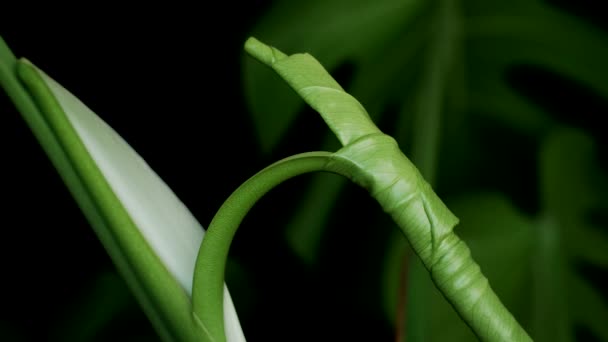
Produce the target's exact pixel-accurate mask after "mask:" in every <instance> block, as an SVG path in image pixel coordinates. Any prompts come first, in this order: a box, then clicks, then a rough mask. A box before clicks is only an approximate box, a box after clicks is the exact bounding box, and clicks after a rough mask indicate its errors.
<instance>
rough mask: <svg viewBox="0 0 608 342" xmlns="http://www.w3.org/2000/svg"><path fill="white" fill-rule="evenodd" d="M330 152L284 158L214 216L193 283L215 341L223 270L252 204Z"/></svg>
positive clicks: (196, 303) (220, 327) (220, 329)
mask: <svg viewBox="0 0 608 342" xmlns="http://www.w3.org/2000/svg"><path fill="white" fill-rule="evenodd" d="M330 156H331V153H329V152H309V153H303V154H298V155H295V156H292V157H289V158H286V159H283V160H281V161H279V162H277V163H274V164H272V165H271V166H269V167H267V168H265V169H264V170H262V171H260V172H258V173H257V174H256V175H254V176H253V177H251V178H250V179H249V180H247V181H246V182H245V183H243V184H242V185H241V186H240V187H239V188H238V189H237V190H236V191H235V192H233V193H232V195H230V197H228V199H227V200H226V201H225V202H224V204H223V205H222V206H221V208H220V209H219V211H218V212H217V213H216V215H215V216H214V217H213V220H212V221H211V224H210V225H209V229H208V230H207V234H206V235H205V238H204V239H203V243H202V245H201V249H200V251H199V254H198V257H197V260H196V267H195V273H194V283H193V293H192V302H193V312H194V315H195V317H196V318H197V319H198V320H199V322H201V323H202V324H203V325H204V327H205V329H206V330H207V331H208V332H209V334H210V336H211V337H212V341H214V342H223V341H225V340H226V335H225V332H224V314H223V308H224V305H223V294H224V287H223V284H224V271H225V267H226V260H227V258H228V251H229V249H230V244H231V242H232V239H233V237H234V235H235V233H236V231H237V229H238V227H239V225H240V224H241V221H242V220H243V218H244V217H245V215H247V213H248V212H249V210H250V209H251V208H252V207H253V205H254V204H255V203H256V202H257V201H258V200H259V199H260V198H261V197H262V196H264V194H266V193H267V192H268V191H270V190H271V189H273V188H274V187H276V186H277V185H279V184H281V183H283V182H284V181H286V180H288V179H290V178H293V177H295V176H298V175H301V174H304V173H309V172H314V171H323V170H324V169H325V165H326V164H327V161H328V159H329V157H330Z"/></svg>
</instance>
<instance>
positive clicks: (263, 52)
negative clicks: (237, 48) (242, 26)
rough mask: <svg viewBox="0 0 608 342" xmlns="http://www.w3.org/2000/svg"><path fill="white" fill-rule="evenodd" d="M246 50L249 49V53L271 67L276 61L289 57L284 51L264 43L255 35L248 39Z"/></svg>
mask: <svg viewBox="0 0 608 342" xmlns="http://www.w3.org/2000/svg"><path fill="white" fill-rule="evenodd" d="M245 51H247V53H249V54H250V55H251V56H252V57H254V58H255V59H257V60H258V61H260V62H262V63H264V64H266V65H267V66H270V67H271V66H272V65H273V64H274V63H275V62H277V61H279V60H281V59H283V58H286V57H287V55H286V54H284V53H283V52H281V51H279V50H277V49H276V48H274V47H272V46H269V45H266V44H264V43H262V42H261V41H259V40H257V39H256V38H255V37H250V38H249V39H247V41H246V42H245Z"/></svg>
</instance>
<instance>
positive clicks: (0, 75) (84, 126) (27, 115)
mask: <svg viewBox="0 0 608 342" xmlns="http://www.w3.org/2000/svg"><path fill="white" fill-rule="evenodd" d="M1 43H2V44H0V58H1V59H0V62H1V63H0V81H1V85H2V87H3V88H4V89H5V90H6V92H7V93H8V94H9V97H10V98H11V99H12V100H13V102H14V103H15V105H16V107H17V109H18V110H19V112H20V113H21V114H22V115H23V117H24V119H25V120H26V123H27V124H28V125H29V126H30V128H31V129H32V131H33V133H34V135H35V136H36V138H37V139H38V141H39V142H40V144H41V146H42V147H43V149H44V150H45V152H46V153H47V155H48V156H49V158H50V159H51V161H52V162H53V164H54V165H55V167H56V168H57V170H58V172H59V175H60V176H61V177H62V178H63V180H64V182H65V183H66V185H67V187H68V189H69V190H70V191H71V193H72V195H73V196H74V198H75V199H76V202H77V203H78V205H79V206H80V208H81V209H82V210H83V212H84V214H85V216H86V217H87V219H88V220H89V222H90V223H91V225H92V226H93V228H94V230H95V232H96V234H97V236H98V237H99V239H100V241H101V242H102V244H103V246H104V248H105V249H106V250H107V252H108V254H109V255H110V257H111V258H112V260H113V262H114V263H115V264H116V266H117V268H118V270H119V272H120V274H121V276H122V277H124V279H125V280H126V281H127V284H128V285H129V287H130V289H131V291H132V292H133V293H134V295H135V297H136V298H137V300H138V301H139V303H140V305H142V307H143V309H144V312H145V313H146V314H147V315H148V317H149V319H150V320H151V322H152V324H153V326H154V327H155V328H156V330H157V333H158V334H159V335H160V337H161V338H162V339H163V340H167V341H196V340H200V339H201V338H202V336H201V335H204V334H205V330H204V328H203V327H202V326H201V322H199V321H197V320H195V319H194V318H193V316H192V305H191V291H192V289H191V284H192V277H193V272H194V262H195V257H196V254H197V253H198V247H199V245H200V241H201V240H202V235H203V234H204V231H203V229H202V227H201V226H200V225H199V224H198V223H197V222H196V220H195V219H194V218H193V217H192V215H191V214H190V213H189V212H188V210H187V209H186V208H185V207H184V206H183V204H182V203H181V202H180V201H179V200H178V199H177V198H176V197H175V195H174V194H173V193H172V192H171V190H170V189H169V188H168V187H167V186H166V185H165V184H164V183H163V182H162V180H160V178H158V176H157V175H156V174H155V173H154V172H153V171H152V170H151V169H149V167H148V165H147V164H146V163H145V161H143V160H142V159H141V157H139V156H138V155H137V153H136V152H135V151H133V150H132V149H131V148H130V147H129V146H128V144H127V143H126V142H125V141H124V140H122V138H121V137H120V136H119V135H118V134H116V132H114V131H113V130H112V129H111V128H110V127H109V126H107V125H106V124H105V123H104V122H103V121H102V120H101V119H99V117H97V116H96V115H95V114H94V113H93V112H92V111H90V110H89V109H88V108H87V107H86V106H85V105H84V104H82V103H81V102H80V101H79V100H78V99H77V98H76V97H74V96H73V95H72V94H71V93H69V92H68V91H67V90H65V89H64V88H63V87H61V85H59V84H58V83H56V82H55V81H54V80H52V79H51V78H50V77H49V76H48V75H46V74H45V73H44V72H42V71H41V70H39V69H37V68H36V67H35V66H34V65H32V64H31V63H30V62H28V61H26V60H22V61H18V60H17V59H16V58H15V57H14V55H13V54H12V53H11V52H10V50H9V49H8V47H7V46H6V44H4V42H3V41H2V42H1ZM142 190H143V193H142ZM151 193H153V194H154V196H149V195H150V194H151ZM167 221H168V222H167ZM174 227H180V229H181V230H177V231H176V230H174V229H173V228H174ZM163 229H164V231H163ZM168 229H169V230H168ZM167 233H168V234H169V236H166V234H167ZM163 234H165V236H163ZM175 247H177V248H175ZM189 254H190V255H189ZM224 298H225V301H226V305H227V306H228V309H227V310H226V314H227V316H226V322H227V324H228V327H227V331H228V332H229V333H230V336H231V339H230V341H243V340H244V337H243V336H242V332H241V329H240V325H239V322H238V318H237V317H236V314H235V312H234V307H233V306H232V302H231V300H230V297H229V295H228V294H227V295H226V296H224Z"/></svg>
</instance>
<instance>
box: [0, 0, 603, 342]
mask: <svg viewBox="0 0 608 342" xmlns="http://www.w3.org/2000/svg"><path fill="white" fill-rule="evenodd" d="M555 3H557V4H559V5H560V6H564V7H565V8H567V9H569V10H571V11H572V12H574V13H576V14H578V15H581V16H585V17H587V18H588V19H589V20H591V21H593V22H594V23H595V24H596V25H598V26H600V27H603V28H604V29H605V28H606V27H608V25H607V24H606V21H605V19H606V15H605V14H602V13H603V12H601V11H599V9H598V8H595V9H594V8H593V6H599V5H597V4H596V3H594V2H591V1H584V2H581V1H577V2H576V4H575V2H574V1H570V2H568V1H565V0H561V1H555ZM26 6H27V5H24V6H23V7H24V8H18V9H17V8H15V9H8V8H6V9H4V8H3V9H2V10H1V12H0V35H2V37H3V38H4V39H5V41H6V42H7V44H8V45H9V46H10V47H11V48H12V50H13V51H14V52H15V53H16V54H17V55H18V56H24V57H27V58H28V59H29V60H31V61H32V62H33V63H35V64H36V65H37V66H38V67H40V68H41V69H42V70H45V72H47V73H48V74H49V75H51V76H52V77H53V78H55V79H56V80H58V81H59V82H60V83H61V84H62V85H63V86H64V87H66V88H67V89H69V90H70V91H71V92H72V93H74V94H75V95H76V96H77V97H79V98H80V99H81V100H82V101H83V102H84V103H86V104H87V105H88V106H89V107H91V108H92V109H93V110H94V111H95V112H96V113H98V114H99V115H100V116H101V117H102V118H103V119H104V120H105V121H106V122H108V123H109V124H110V126H112V127H113V128H114V129H115V130H116V131H117V132H118V133H119V134H121V135H122V136H123V137H124V138H125V139H126V140H127V141H128V142H129V143H130V144H131V145H132V146H133V147H134V148H135V150H137V151H138V152H139V154H140V155H142V157H143V158H144V159H145V160H146V161H147V162H148V163H149V164H150V165H151V167H152V168H153V169H154V170H155V171H156V172H157V173H158V174H159V175H160V176H161V177H162V178H163V179H164V180H165V181H166V182H167V183H168V185H169V186H170V187H171V188H172V189H173V190H174V192H175V193H176V194H177V195H178V197H179V198H180V199H182V201H183V202H184V203H185V204H186V206H188V208H190V210H191V211H192V212H193V214H194V215H195V216H196V217H197V218H198V219H199V221H200V222H201V223H202V224H203V225H204V226H206V225H207V224H208V222H210V220H211V218H212V217H213V214H214V213H215V211H216V210H217V209H218V208H219V206H220V205H221V203H222V202H223V201H224V200H225V199H226V198H227V197H228V195H229V194H230V193H231V192H232V191H233V190H234V189H236V187H238V185H240V184H241V183H242V182H243V181H245V180H246V179H247V178H248V177H249V176H251V175H253V174H254V173H255V172H257V171H258V170H260V169H261V168H263V167H264V166H266V165H268V164H269V163H271V162H273V161H275V160H276V159H278V158H279V157H284V156H287V155H289V154H292V153H295V152H302V151H305V150H310V149H311V148H310V147H312V146H308V145H307V143H306V142H301V144H294V145H293V146H288V147H284V148H282V149H281V150H280V151H278V152H277V153H275V154H274V155H272V156H267V155H262V154H261V153H260V152H259V148H258V146H257V142H256V139H255V138H254V135H253V131H252V129H251V118H250V116H249V113H248V111H247V108H246V106H245V104H244V101H243V93H242V87H241V62H242V59H243V58H245V54H244V52H243V49H242V46H243V43H244V41H245V39H246V38H247V37H248V32H249V30H250V28H251V27H252V26H253V24H254V23H255V20H256V19H257V18H258V16H259V15H260V14H261V13H263V12H264V11H265V9H267V8H268V7H269V6H270V1H248V2H242V3H240V4H238V5H236V4H233V3H230V2H226V3H224V4H221V3H220V2H212V4H204V5H202V8H199V5H198V4H197V5H195V4H192V5H186V4H171V5H166V4H163V5H150V4H149V3H148V4H146V8H145V9H144V8H138V9H129V8H126V6H118V7H116V6H110V5H98V6H97V7H95V6H90V7H88V8H78V7H76V8H72V10H73V11H74V12H75V13H78V14H74V15H72V14H71V13H69V12H68V10H67V9H65V10H64V9H61V8H58V7H49V8H39V7H36V6H34V5H31V6H32V7H31V8H30V7H28V8H26ZM336 77H338V78H340V77H344V78H348V74H346V75H337V76H336ZM513 77H514V78H513V79H514V82H519V83H520V84H521V87H522V89H523V90H524V91H528V92H530V93H531V94H534V95H535V96H536V97H537V98H539V99H540V101H541V102H542V101H543V100H544V101H545V102H546V103H545V105H546V106H549V107H552V110H553V113H554V114H555V115H557V116H560V117H561V118H562V120H564V121H565V122H568V123H570V124H572V125H575V126H577V127H583V128H584V129H585V130H587V131H588V132H590V133H591V134H592V135H593V136H594V137H596V139H597V141H598V142H600V143H601V146H602V150H603V151H605V147H606V139H605V136H604V134H603V132H604V131H605V127H606V126H605V125H604V124H603V118H604V117H605V115H606V113H608V104H606V103H605V100H603V99H601V98H599V97H597V96H594V95H593V94H590V93H589V92H588V91H586V90H585V89H579V88H563V87H569V85H566V84H563V83H560V82H561V81H560V80H559V79H555V78H552V76H551V75H543V74H542V73H538V72H537V71H535V70H528V71H526V70H523V71H521V73H520V74H517V75H514V76H513ZM560 87H561V88H560ZM564 89H566V90H568V91H570V93H571V94H572V96H571V97H570V98H568V99H564V98H554V97H552V96H551V94H552V93H556V91H555V90H562V91H563V90H564ZM552 90H553V91H552ZM581 101H583V102H585V103H587V106H588V109H589V110H587V111H585V113H586V114H585V116H581V115H572V114H571V113H572V111H571V110H570V109H571V108H575V107H576V106H577V103H580V102H581ZM0 129H1V132H2V133H1V134H0V146H1V149H2V152H3V159H2V160H3V161H2V162H0V166H1V169H2V178H1V179H2V182H3V184H2V189H3V191H2V194H3V197H4V201H3V205H2V215H3V220H2V222H3V223H2V225H1V227H0V229H2V238H1V240H0V241H2V247H1V248H0V268H1V270H2V294H3V295H2V297H1V299H0V302H1V303H2V306H1V308H2V309H1V310H0V312H1V313H0V340H5V339H4V338H3V336H8V337H7V339H6V340H17V341H20V340H22V341H41V340H52V339H58V336H61V335H62V334H63V333H65V332H66V331H69V330H70V325H71V324H73V323H74V322H79V321H78V319H82V322H84V321H86V315H88V313H87V312H89V311H90V310H88V309H87V305H92V306H93V307H95V304H94V303H89V302H91V299H90V297H91V296H95V295H94V294H93V295H92V294H91V293H92V292H91V291H95V284H96V283H98V282H99V281H100V280H99V279H100V274H101V275H102V276H103V277H109V278H108V279H110V280H109V281H110V282H113V281H115V280H114V278H113V276H112V274H113V265H112V263H111V261H110V259H109V258H108V257H107V254H106V253H105V251H104V250H103V248H102V246H101V245H100V244H99V242H98V240H97V238H96V237H95V235H94V234H93V231H92V230H91V229H90V228H89V226H88V224H87V222H86V221H85V219H84V217H83V216H82V214H81V213H80V211H79V209H78V208H77V207H76V205H75V203H74V201H73V200H72V198H71V196H70V195H69V193H68V192H67V191H66V189H65V187H64V185H63V184H62V182H61V180H60V178H59V177H58V175H57V174H56V173H55V171H54V169H53V168H52V166H51V164H50V162H49V161H48V160H47V158H46V156H45V155H44V153H43V151H42V149H41V148H40V147H39V146H38V145H37V142H36V140H35V139H34V137H33V135H32V134H31V133H30V131H29V129H28V127H27V126H26V125H25V123H24V122H23V120H22V119H21V117H20V115H19V114H18V113H17V112H16V111H15V110H14V108H13V107H12V105H11V104H10V103H9V102H8V99H7V98H6V96H4V95H3V94H2V95H0ZM308 129H309V132H310V133H309V134H310V135H312V136H314V135H315V134H316V133H317V132H318V134H321V132H323V131H324V130H325V126H324V124H323V123H322V121H321V120H318V121H317V122H312V123H308ZM604 155H605V154H604ZM306 180H307V178H306V177H303V178H302V179H301V180H297V181H293V182H290V183H288V184H286V185H285V186H284V187H282V188H280V189H277V190H276V191H273V193H271V195H270V198H269V199H267V200H263V201H262V202H261V203H260V205H259V206H258V207H256V210H254V212H252V214H251V216H250V217H248V218H247V221H246V222H245V227H243V229H241V230H240V231H239V234H238V235H237V238H236V240H235V242H234V245H233V246H234V247H233V249H232V252H231V253H232V254H231V256H232V257H233V258H234V260H236V261H237V263H236V265H235V266H233V267H232V271H230V270H229V273H228V279H227V281H228V282H229V284H230V283H233V284H234V285H233V287H234V290H232V292H233V298H234V300H235V304H236V305H237V307H239V308H242V310H239V315H240V317H241V322H242V325H243V328H244V330H245V332H246V335H247V337H248V339H249V340H251V341H257V340H268V339H269V340H290V339H297V340H305V339H310V340H316V339H318V333H319V332H321V331H324V333H323V336H324V339H327V340H349V339H353V340H378V341H383V340H392V338H393V337H392V336H393V328H392V327H391V326H390V325H389V323H388V322H385V321H384V320H382V319H379V318H378V317H379V316H381V315H379V314H377V313H376V312H369V310H368V309H367V308H351V307H350V306H349V304H348V303H349V297H348V296H349V293H348V291H345V292H344V293H343V294H342V295H338V296H335V294H336V293H339V292H340V291H338V290H337V289H333V288H332V284H337V282H338V281H337V280H336V279H339V278H340V277H348V276H349V269H348V268H347V269H341V270H336V268H335V267H337V266H338V265H342V264H344V263H343V262H342V261H344V260H347V261H348V260H352V264H356V263H357V262H358V260H359V259H360V258H361V256H358V255H357V254H356V253H357V248H358V247H357V246H359V245H360V244H361V243H367V244H371V245H372V246H377V247H378V248H380V246H382V240H383V239H384V238H386V236H388V234H387V235H380V236H376V237H373V236H372V238H370V239H368V240H367V241H363V242H361V241H356V239H355V238H349V237H345V236H344V235H345V234H342V233H334V235H336V236H341V238H342V240H340V242H341V243H340V244H339V243H338V242H337V241H338V237H335V238H331V239H334V240H335V241H333V242H332V246H334V247H332V248H333V249H332V251H331V252H329V251H325V252H324V253H326V254H328V255H333V257H332V258H329V257H327V258H326V259H327V260H328V262H327V263H325V264H324V265H323V266H322V267H320V268H318V269H315V270H310V269H308V268H306V267H305V266H304V265H301V263H300V262H299V261H298V259H297V258H295V257H294V256H293V254H292V253H291V252H290V251H289V250H288V248H287V247H286V246H285V245H284V244H283V243H282V240H281V239H280V234H273V232H275V231H278V230H279V229H280V226H281V222H285V221H286V220H287V214H286V213H284V211H289V210H288V209H289V206H290V204H288V203H289V199H290V198H292V197H291V196H293V198H295V197H297V193H298V191H299V190H298V189H301V187H303V186H305V184H306ZM294 194H295V195H294ZM349 196H355V197H359V198H358V201H359V203H360V205H361V207H366V208H369V207H372V209H371V210H379V209H377V208H376V207H375V206H374V205H373V204H371V203H372V201H371V200H370V199H368V198H367V197H366V194H364V193H363V191H360V190H358V189H354V187H353V189H351V190H349ZM521 204H522V207H523V208H524V209H525V207H526V202H525V200H523V201H522V203H521ZM528 209H529V208H528ZM340 210H341V211H342V212H343V213H344V214H348V215H350V217H349V218H348V220H351V221H353V222H365V220H366V214H365V213H364V212H361V211H358V210H356V208H350V209H349V208H342V209H340ZM269 217H271V218H270V220H272V222H268V220H269ZM345 220H346V219H345ZM341 224H342V225H347V224H348V222H342V223H339V224H337V226H338V227H337V228H335V230H336V231H339V229H340V227H339V226H340V225H341ZM342 232H343V231H342ZM358 233H360V234H363V235H359V236H365V234H366V233H368V232H366V231H362V232H358ZM275 236H276V237H275ZM349 239H352V241H351V240H349ZM375 240H378V241H375ZM359 261H360V260H359ZM368 262H370V263H371V262H372V261H368ZM239 267H241V268H243V269H247V270H253V271H250V272H245V273H243V272H241V271H239ZM353 267H354V266H353ZM591 273H592V277H594V279H595V280H594V281H595V282H596V283H597V284H600V285H599V286H604V285H605V284H606V283H605V282H604V280H603V278H602V274H601V273H600V272H596V271H592V272H591ZM108 274H109V275H108ZM277 274H279V275H280V277H277ZM375 276H376V275H375V274H374V273H373V272H371V273H370V277H375ZM104 279H105V278H104ZM115 284H116V285H115V291H116V298H120V300H121V301H122V304H117V306H118V307H120V308H119V309H117V310H116V311H117V312H118V313H117V315H116V318H115V322H113V323H112V324H109V325H107V327H106V328H104V329H103V330H102V335H99V336H98V340H100V341H101V340H107V339H110V338H113V339H118V340H122V339H124V340H136V339H148V338H150V339H152V338H155V334H154V332H153V330H152V328H151V326H150V325H149V324H148V322H147V320H146V318H145V316H143V314H142V313H141V312H140V311H139V308H138V306H137V304H136V303H135V302H133V300H132V299H131V298H130V296H129V294H128V292H127V290H126V289H125V288H124V285H123V284H122V283H120V281H118V282H115ZM231 288H232V287H231ZM373 291H375V289H372V288H371V285H370V292H373ZM93 293H94V292H93ZM370 296H371V299H370V301H373V300H374V298H375V297H374V296H375V295H370ZM116 298H114V299H108V300H115V301H118V299H116ZM262 298H263V299H262ZM327 301H332V302H333V304H335V305H332V306H331V307H332V308H336V307H341V306H342V307H343V308H345V309H344V312H332V311H328V310H325V309H324V304H325V303H326V302H327ZM121 305H122V306H121ZM89 309H90V307H89ZM345 327H349V329H344V328H345ZM271 332H272V335H268V334H270V333H271ZM3 334H4V335H3ZM293 334H295V335H297V337H295V338H290V335H293ZM581 334H583V335H581V336H582V337H581V339H587V338H590V337H585V336H586V335H584V333H581Z"/></svg>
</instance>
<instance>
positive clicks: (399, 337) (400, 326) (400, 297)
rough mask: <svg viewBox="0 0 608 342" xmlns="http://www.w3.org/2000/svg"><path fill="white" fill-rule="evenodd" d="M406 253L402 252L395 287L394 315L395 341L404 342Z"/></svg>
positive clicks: (407, 260) (406, 279)
mask: <svg viewBox="0 0 608 342" xmlns="http://www.w3.org/2000/svg"><path fill="white" fill-rule="evenodd" d="M408 265H409V258H408V253H407V252H406V253H404V255H403V259H402V261H401V271H400V273H399V288H398V289H397V291H398V292H397V301H398V302H397V310H396V316H395V327H396V331H395V342H405V340H406V338H405V336H406V335H405V332H406V324H405V320H406V318H407V282H408V277H407V276H408V270H409V269H408Z"/></svg>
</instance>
